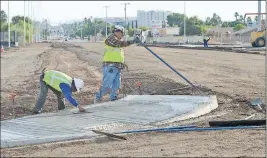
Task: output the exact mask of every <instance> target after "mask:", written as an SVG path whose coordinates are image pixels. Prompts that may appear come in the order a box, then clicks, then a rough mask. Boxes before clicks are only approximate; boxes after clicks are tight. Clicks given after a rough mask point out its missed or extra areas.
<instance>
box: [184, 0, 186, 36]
mask: <svg viewBox="0 0 267 158" xmlns="http://www.w3.org/2000/svg"><path fill="white" fill-rule="evenodd" d="M185 8H186V1H184V40H185V39H186V10H185Z"/></svg>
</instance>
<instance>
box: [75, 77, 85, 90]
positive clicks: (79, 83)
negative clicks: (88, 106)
mask: <svg viewBox="0 0 267 158" xmlns="http://www.w3.org/2000/svg"><path fill="white" fill-rule="evenodd" d="M73 80H74V84H75V87H76V89H77V91H78V92H80V90H81V89H82V88H83V87H84V82H83V80H82V79H79V78H75V77H74V78H73Z"/></svg>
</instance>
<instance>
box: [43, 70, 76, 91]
mask: <svg viewBox="0 0 267 158" xmlns="http://www.w3.org/2000/svg"><path fill="white" fill-rule="evenodd" d="M43 81H44V82H45V83H46V84H48V85H49V86H51V87H52V88H54V89H56V90H57V91H59V92H62V91H61V89H60V87H59V85H60V83H66V84H68V85H69V86H70V87H71V83H72V78H71V77H69V76H68V75H66V74H64V73H62V72H59V71H55V70H48V71H46V72H44V79H43Z"/></svg>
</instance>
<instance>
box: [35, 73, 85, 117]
mask: <svg viewBox="0 0 267 158" xmlns="http://www.w3.org/2000/svg"><path fill="white" fill-rule="evenodd" d="M83 87H84V82H83V80H81V79H78V78H75V77H74V78H71V77H69V76H68V75H66V74H64V73H62V72H59V71H55V70H48V71H45V72H44V70H43V71H42V74H41V75H40V94H39V98H38V100H37V102H36V104H35V109H34V114H39V113H41V111H42V108H43V106H44V103H45V100H46V96H47V92H48V88H49V89H51V90H52V91H53V92H54V93H55V94H56V96H57V100H58V109H59V110H63V109H65V104H64V102H63V101H62V99H63V97H62V94H63V95H64V96H65V98H67V100H68V101H69V102H70V103H71V104H72V105H74V106H75V107H77V108H78V109H79V111H80V112H84V111H85V109H84V108H83V107H82V106H81V105H78V103H77V102H76V100H75V99H73V98H72V92H76V91H78V92H80V90H81V89H82V88H83Z"/></svg>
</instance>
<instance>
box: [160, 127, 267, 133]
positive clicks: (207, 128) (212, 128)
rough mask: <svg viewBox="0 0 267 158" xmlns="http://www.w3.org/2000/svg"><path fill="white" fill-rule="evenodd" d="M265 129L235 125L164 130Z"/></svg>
mask: <svg viewBox="0 0 267 158" xmlns="http://www.w3.org/2000/svg"><path fill="white" fill-rule="evenodd" d="M253 128H254V129H264V130H265V127H264V126H235V127H204V128H183V129H170V130H165V131H163V132H186V131H220V130H234V129H253Z"/></svg>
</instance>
